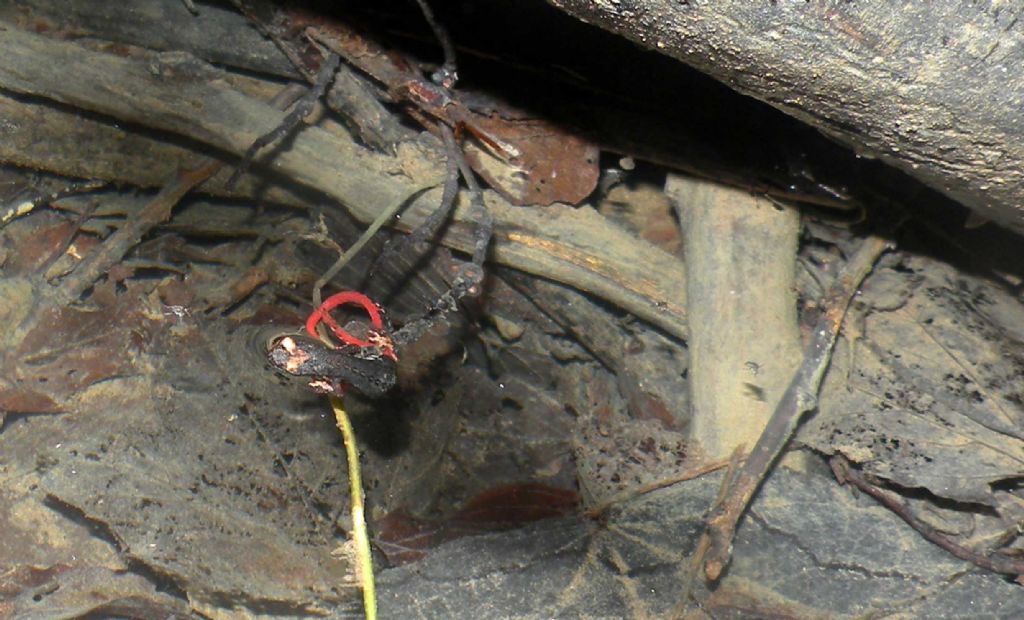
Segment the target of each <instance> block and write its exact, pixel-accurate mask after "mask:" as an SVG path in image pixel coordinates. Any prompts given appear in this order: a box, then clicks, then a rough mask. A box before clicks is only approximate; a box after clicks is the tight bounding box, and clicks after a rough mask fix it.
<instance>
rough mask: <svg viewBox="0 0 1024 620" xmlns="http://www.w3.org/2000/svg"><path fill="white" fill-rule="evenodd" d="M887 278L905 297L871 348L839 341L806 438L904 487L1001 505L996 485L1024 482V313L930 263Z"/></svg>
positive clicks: (1005, 298)
mask: <svg viewBox="0 0 1024 620" xmlns="http://www.w3.org/2000/svg"><path fill="white" fill-rule="evenodd" d="M881 275H883V280H884V279H886V278H897V279H903V280H904V282H906V283H907V286H906V287H905V288H906V291H907V292H906V297H905V299H904V301H903V303H900V304H897V305H895V306H894V305H892V304H891V299H890V300H888V301H889V302H890V303H889V305H888V306H882V308H881V309H877V310H875V311H869V312H870V314H869V315H868V316H867V317H866V320H865V323H864V328H863V330H864V334H863V335H864V339H863V340H858V341H855V342H853V343H851V342H849V341H840V343H839V346H838V347H837V350H836V354H835V356H834V358H833V366H832V370H831V372H830V373H829V376H828V378H827V380H826V382H825V385H824V386H823V390H822V396H821V400H820V406H819V412H818V414H817V415H816V416H815V417H814V418H813V419H812V420H811V421H810V422H809V423H808V425H807V426H806V428H805V429H804V431H803V432H802V435H801V438H802V440H803V441H804V442H805V443H807V444H809V445H811V446H812V447H814V448H815V449H818V450H820V451H822V452H825V453H829V454H833V453H841V454H843V455H844V456H845V457H846V458H848V459H849V460H851V461H853V462H855V463H858V464H860V465H861V466H862V467H863V468H864V470H865V471H866V472H868V473H871V474H874V475H876V476H879V477H881V478H883V479H885V480H889V481H892V482H894V483H896V484H898V485H900V486H902V487H907V488H924V489H927V490H928V491H930V492H931V493H933V494H935V495H936V496H938V497H942V498H947V499H951V500H955V501H958V502H968V503H977V504H984V505H990V506H993V507H995V505H996V502H995V499H994V496H993V485H995V484H997V483H1000V482H1002V481H1008V480H1013V479H1016V478H1019V477H1021V476H1022V475H1024V374H1022V372H1021V370H1022V369H1024V342H1021V340H1019V339H1017V338H1016V333H1017V332H1018V331H1019V327H1018V326H1019V325H1021V324H1024V306H1022V305H1021V304H1020V303H1019V302H1018V301H1017V300H1015V299H1014V298H1013V297H1012V296H1010V295H1009V294H1008V293H1007V292H1005V291H1004V290H1002V289H1000V288H999V287H997V286H995V285H994V284H992V283H990V282H987V281H984V280H981V279H978V278H974V277H971V276H967V275H963V274H962V273H957V272H956V271H954V270H953V268H952V267H950V266H948V265H944V264H941V263H938V262H937V261H934V260H931V259H926V258H913V259H909V258H908V259H906V260H905V264H904V265H902V266H899V268H898V269H893V270H886V271H883V273H882V274H881ZM869 284H870V281H869ZM885 289H886V291H887V292H883V291H881V290H873V289H872V287H871V286H868V287H867V288H866V289H865V290H864V294H863V295H862V297H861V299H862V301H863V302H864V303H865V304H867V305H868V306H869V307H870V305H871V304H872V303H873V301H874V300H876V299H878V298H879V297H880V296H881V295H883V294H884V295H886V296H890V297H891V292H892V290H893V289H892V287H888V286H886V287H885ZM851 347H853V349H851Z"/></svg>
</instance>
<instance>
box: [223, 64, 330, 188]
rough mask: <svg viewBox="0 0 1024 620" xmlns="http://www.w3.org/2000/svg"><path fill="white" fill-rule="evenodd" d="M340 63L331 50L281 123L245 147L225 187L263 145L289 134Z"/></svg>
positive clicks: (314, 103)
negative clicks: (311, 81)
mask: <svg viewBox="0 0 1024 620" xmlns="http://www.w3.org/2000/svg"><path fill="white" fill-rule="evenodd" d="M340 63H341V57H340V56H338V54H336V53H334V52H331V53H330V54H329V55H328V56H327V59H326V60H324V63H323V64H322V65H320V71H319V72H317V74H316V81H315V82H314V83H313V87H312V88H310V89H309V92H307V93H306V94H305V95H303V96H302V98H301V99H299V100H298V101H297V102H296V103H295V105H294V107H292V110H291V112H289V113H288V114H287V115H285V117H284V119H282V120H281V123H280V124H279V125H278V126H277V127H275V128H274V129H272V130H270V131H268V132H267V133H265V134H263V135H262V136H260V137H259V138H256V140H255V141H254V142H253V143H252V144H251V145H249V148H248V149H246V151H245V154H244V155H242V161H241V162H240V163H239V164H238V166H237V167H236V168H235V172H234V173H233V174H232V175H231V178H229V179H228V182H227V185H226V187H227V188H228V189H229V190H231V189H234V187H235V183H237V182H238V179H239V178H240V177H241V176H242V175H243V174H245V172H246V171H248V170H249V167H250V166H251V165H252V161H253V158H255V157H256V153H258V152H259V151H260V149H262V148H263V147H265V146H267V145H270V144H273V143H274V142H277V141H278V140H282V139H284V138H285V137H287V136H288V135H289V134H291V133H292V132H293V131H294V130H295V128H296V127H298V126H299V125H300V124H301V123H302V121H303V120H305V118H306V117H307V116H309V114H310V112H312V111H313V107H314V106H315V105H316V102H317V101H319V100H320V98H321V97H323V96H324V93H325V92H327V87H328V86H330V85H331V81H333V80H334V74H335V73H337V72H338V65H339V64H340Z"/></svg>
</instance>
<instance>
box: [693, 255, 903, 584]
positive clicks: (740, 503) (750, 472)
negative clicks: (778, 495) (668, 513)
mask: <svg viewBox="0 0 1024 620" xmlns="http://www.w3.org/2000/svg"><path fill="white" fill-rule="evenodd" d="M888 247H889V242H888V241H886V240H885V239H882V238H880V237H874V236H873V237H869V238H868V239H867V240H865V241H864V243H863V244H862V245H861V247H860V248H859V249H858V250H857V253H856V254H854V256H853V257H852V258H851V259H850V261H849V262H848V263H847V264H846V266H845V267H844V268H843V271H842V273H840V275H839V277H838V278H837V279H836V281H835V282H834V283H833V284H832V287H831V288H830V290H829V293H828V296H827V297H826V298H825V302H824V304H823V307H824V308H825V313H824V314H823V315H822V317H821V320H820V321H819V322H818V324H817V325H816V326H815V329H814V333H813V335H812V337H811V342H810V344H809V345H808V346H807V348H806V349H805V352H804V362H803V364H801V365H800V368H798V369H797V371H796V374H795V375H794V376H793V379H792V381H791V382H790V384H789V387H788V388H787V389H786V392H785V394H783V396H782V399H781V400H780V401H779V404H778V406H777V407H776V408H775V412H774V413H773V414H772V417H771V419H770V420H768V425H767V426H766V427H765V429H764V432H763V433H761V437H760V438H759V439H758V440H757V444H756V445H755V446H754V449H753V450H752V451H751V453H750V456H749V457H747V460H746V462H744V464H743V467H742V468H741V469H740V471H739V473H738V474H737V475H736V477H735V480H734V481H733V482H732V483H731V484H730V485H729V488H728V489H727V490H726V493H725V494H724V496H723V497H722V499H721V500H719V501H718V502H716V506H715V508H714V510H713V511H712V513H711V517H710V518H709V519H708V526H707V530H706V531H705V533H704V537H703V538H706V539H707V542H708V547H707V549H708V550H707V555H706V556H705V558H703V559H704V561H703V566H704V574H705V576H706V577H707V578H708V579H709V580H711V581H714V580H716V579H718V577H719V576H720V575H721V574H722V570H724V569H725V566H726V565H727V564H728V563H729V556H730V555H731V553H732V541H733V537H734V535H735V533H736V526H737V525H738V523H739V520H740V518H741V517H742V516H743V513H744V512H745V511H746V509H747V506H749V505H750V500H751V499H752V498H753V497H754V493H755V492H756V491H757V489H758V487H759V486H760V485H761V482H762V481H763V480H764V478H765V476H766V475H767V474H768V472H769V471H770V470H771V468H772V465H773V464H774V463H775V460H776V459H777V458H778V456H779V454H780V453H781V452H782V450H783V448H785V446H786V444H787V443H788V442H789V439H790V438H791V437H792V435H793V433H794V432H795V431H796V428H797V425H798V424H799V422H800V418H801V417H802V415H803V414H804V413H807V412H808V411H811V410H812V409H814V408H815V406H817V400H818V388H819V386H820V385H821V379H822V377H823V376H824V374H825V370H826V369H827V368H828V364H829V361H830V360H831V357H832V347H833V345H834V344H835V341H836V336H837V335H838V333H839V328H840V327H841V326H842V323H843V317H844V316H845V315H846V308H847V307H848V306H849V304H850V300H851V299H852V298H853V296H854V295H855V294H856V292H857V289H858V288H859V287H860V283H861V282H862V281H863V280H864V278H865V277H867V275H868V274H869V273H870V272H871V270H872V268H873V267H874V264H875V262H876V261H877V260H878V257H879V256H881V255H882V253H883V252H885V250H886V249H887V248H888ZM699 548H703V540H702V545H699Z"/></svg>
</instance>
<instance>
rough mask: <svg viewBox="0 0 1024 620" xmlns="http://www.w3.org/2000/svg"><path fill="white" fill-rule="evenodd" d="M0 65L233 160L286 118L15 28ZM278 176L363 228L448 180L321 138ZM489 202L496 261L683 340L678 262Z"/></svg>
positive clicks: (0, 70)
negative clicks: (313, 192)
mask: <svg viewBox="0 0 1024 620" xmlns="http://www.w3.org/2000/svg"><path fill="white" fill-rule="evenodd" d="M0 56H2V57H3V58H4V62H3V63H0V88H5V89H8V90H13V91H17V92H21V93H25V94H31V95H35V96H40V97H45V98H48V99H52V100H56V101H60V102H63V103H65V104H68V105H71V106H75V107H80V108H83V109H86V110H91V111H94V112H98V113H100V114H104V115H107V116H110V117H113V118H115V119H118V120H120V121H123V122H130V123H137V124H139V125H141V126H144V127H151V128H153V129H159V130H162V131H169V132H172V133H176V134H179V135H183V136H186V137H189V138H192V139H195V140H199V141H201V142H205V143H206V144H208V145H210V146H212V147H214V148H217V149H220V150H223V151H226V152H228V153H233V154H235V155H241V154H242V153H243V152H244V151H245V149H246V148H248V147H249V145H250V144H251V143H252V141H253V140H255V139H256V138H257V137H259V136H260V135H263V134H264V133H266V132H267V131H269V130H271V129H273V128H274V127H276V126H277V124H278V123H279V122H280V120H281V117H282V116H283V115H282V113H281V112H279V111H276V110H274V109H273V107H271V106H269V105H267V104H265V103H263V102H260V101H256V100H254V99H252V98H250V97H247V96H245V95H243V94H241V93H239V92H238V91H235V90H234V89H232V88H230V87H228V86H226V85H225V83H223V82H221V81H220V80H209V79H207V78H205V77H204V78H195V77H190V76H187V75H176V76H173V75H172V76H164V75H156V74H154V72H153V63H152V62H147V61H143V60H138V59H128V58H121V57H118V56H114V55H112V54H104V53H99V52H94V51H90V50H87V49H85V48H83V47H81V46H78V45H76V44H74V43H68V42H64V41H55V40H51V39H48V38H46V37H43V36H40V35H35V34H30V33H27V32H23V31H19V30H16V29H13V28H10V27H7V28H6V30H4V34H3V36H2V37H0ZM204 73H205V72H204ZM214 75H216V72H215V71H214ZM261 161H262V160H261V159H259V158H258V159H257V162H258V163H259V162H261ZM417 163H418V164H421V165H420V167H421V168H422V167H423V163H422V162H417ZM272 164H273V166H272V167H273V170H274V172H276V173H280V174H284V175H287V176H289V177H291V178H292V179H294V180H295V181H297V182H299V183H302V184H304V185H306V186H308V187H312V188H315V189H317V190H319V191H321V192H323V193H325V194H327V195H328V196H330V197H332V198H333V199H334V200H337V201H338V202H340V203H341V204H343V205H344V206H345V207H346V208H347V209H348V210H349V211H350V212H351V213H352V214H353V216H354V217H356V219H358V220H360V221H362V222H365V223H369V222H372V221H373V220H374V219H375V218H376V216H377V215H378V214H379V213H380V211H381V210H383V209H385V208H387V207H388V206H389V205H393V204H395V203H396V202H399V201H401V200H404V199H405V198H407V197H409V196H412V195H413V194H415V193H416V192H417V191H419V190H421V189H422V188H423V187H424V186H425V185H428V184H430V183H432V182H434V179H438V178H441V171H440V169H439V167H438V166H436V165H433V164H432V163H430V162H428V163H427V164H426V165H427V167H430V166H433V167H432V168H431V169H432V170H434V174H433V176H432V177H431V179H430V180H427V179H425V178H423V175H422V174H417V173H415V172H413V171H408V170H407V169H406V168H405V167H403V164H402V160H401V158H400V157H387V156H383V155H378V154H375V153H372V152H369V151H367V150H366V149H364V148H362V147H360V146H359V145H358V144H357V143H356V141H355V140H353V139H351V138H350V137H345V136H339V135H335V134H331V133H328V132H326V131H323V130H320V129H318V128H316V127H311V128H308V129H306V130H304V131H303V132H301V134H299V135H297V136H296V137H295V139H294V141H293V143H292V145H291V149H289V150H287V151H283V152H280V153H276V154H275V157H274V158H273V162H272ZM404 175H408V176H404ZM437 193H438V192H437V190H431V191H428V192H425V193H423V194H422V195H420V196H419V197H417V198H415V199H414V200H413V201H412V204H411V205H410V207H409V209H408V210H407V212H406V213H405V214H404V215H403V217H402V220H401V222H400V223H399V226H400V227H401V228H403V229H405V230H411V229H413V228H415V227H416V226H417V225H418V224H419V223H420V222H422V220H423V219H424V218H425V217H426V214H427V213H429V212H432V211H433V210H434V209H435V208H436V205H437V204H438V196H437ZM485 202H486V203H487V207H488V210H489V211H490V212H491V213H492V214H493V216H494V220H495V233H494V243H493V246H492V251H491V254H490V258H491V259H492V260H496V261H497V262H499V263H502V264H505V265H508V266H511V267H516V268H518V269H521V270H523V271H528V272H530V273H534V274H537V275H542V276H544V277H548V278H551V279H554V280H557V281H560V282H564V283H566V284H570V285H572V286H574V287H576V288H578V289H580V290H583V291H587V292H590V293H593V294H594V295H597V296H598V297H601V298H603V299H605V300H607V301H609V302H611V303H613V304H615V305H618V306H619V307H621V308H624V309H626V310H628V311H630V312H632V313H633V314H635V315H637V316H638V317H640V318H642V319H645V320H647V321H649V322H651V323H652V324H654V325H657V326H659V327H661V328H662V329H664V330H666V331H667V332H668V333H670V334H672V335H674V336H677V337H680V338H685V337H686V321H685V310H684V306H683V305H681V300H680V295H679V291H681V290H684V289H685V285H684V275H683V269H682V266H681V264H680V263H679V262H678V260H677V259H676V258H675V257H673V256H670V255H668V254H667V253H665V252H663V251H660V250H658V249H656V248H654V247H653V246H651V245H649V244H647V243H644V242H641V241H639V240H637V239H635V238H634V237H632V236H631V235H629V234H628V233H626V232H624V231H621V230H619V229H618V228H616V227H615V226H613V225H611V224H610V223H609V222H608V221H606V220H605V219H604V218H603V217H601V216H600V215H598V214H596V213H594V212H593V210H591V209H586V208H582V209H572V208H567V207H559V206H555V207H551V208H547V209H522V208H517V207H513V206H512V205H510V204H509V203H508V202H507V201H504V200H502V199H501V198H499V197H497V196H496V195H494V194H492V193H489V192H488V193H487V195H486V196H485ZM469 206H470V200H469V197H468V195H465V192H463V195H460V197H459V201H458V203H457V208H456V212H455V221H456V224H455V225H453V226H450V227H449V228H448V229H447V230H446V231H445V235H444V236H443V237H442V243H444V244H445V245H447V246H449V247H452V248H456V249H459V250H462V251H466V252H472V251H473V249H474V247H475V237H474V235H473V231H474V230H475V228H476V226H475V224H473V223H471V222H469V223H468V224H469V225H468V226H466V225H462V224H460V223H461V222H463V221H465V220H466V217H467V212H468V209H469Z"/></svg>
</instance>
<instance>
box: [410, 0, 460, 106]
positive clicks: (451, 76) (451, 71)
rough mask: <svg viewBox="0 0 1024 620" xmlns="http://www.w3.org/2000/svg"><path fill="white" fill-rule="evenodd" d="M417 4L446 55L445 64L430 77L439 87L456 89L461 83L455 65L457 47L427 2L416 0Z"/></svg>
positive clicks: (425, 0)
mask: <svg viewBox="0 0 1024 620" xmlns="http://www.w3.org/2000/svg"><path fill="white" fill-rule="evenodd" d="M416 4H418V5H420V11H422V12H423V18H424V19H426V20H427V24H429V25H430V29H431V30H433V31H434V36H435V37H437V41H438V42H439V43H440V44H441V51H442V52H443V53H444V64H443V65H441V68H440V69H438V70H437V71H435V72H434V74H433V75H432V76H430V79H431V80H433V82H434V83H435V84H437V85H438V86H442V87H444V88H448V89H450V88H454V87H455V83H456V82H458V81H459V72H458V67H457V66H456V64H455V45H454V44H453V43H452V38H451V36H450V35H449V34H448V31H447V30H446V29H445V27H444V26H442V25H441V22H439V21H437V18H435V17H434V12H433V11H432V10H430V5H429V4H427V0H416Z"/></svg>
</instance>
